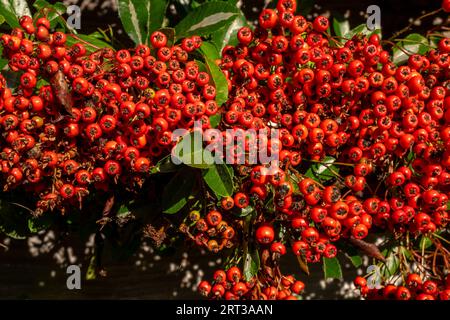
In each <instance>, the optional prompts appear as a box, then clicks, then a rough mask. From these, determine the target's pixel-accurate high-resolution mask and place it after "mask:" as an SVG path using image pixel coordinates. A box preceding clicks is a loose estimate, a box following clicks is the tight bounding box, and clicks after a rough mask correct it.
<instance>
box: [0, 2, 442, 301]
mask: <svg viewBox="0 0 450 320" xmlns="http://www.w3.org/2000/svg"><path fill="white" fill-rule="evenodd" d="M143 1H145V0H143ZM31 2H32V1H31ZM50 2H55V1H50ZM180 2H181V3H183V1H182V0H180ZM184 2H186V1H184ZM200 2H201V1H200ZM64 3H66V4H77V5H79V6H80V7H81V9H82V16H81V27H82V30H81V32H82V33H90V32H93V31H96V30H97V28H102V29H106V28H107V27H108V25H110V26H112V28H113V30H114V32H115V34H116V36H117V37H118V40H119V41H120V42H122V43H123V44H125V45H131V41H130V39H129V38H128V37H127V35H126V34H125V33H124V32H123V30H122V29H121V27H120V21H119V18H118V15H117V9H116V8H117V4H116V3H115V1H108V0H107V1H102V0H79V1H78V0H67V1H64ZM440 3H441V1H429V0H409V1H405V0H403V1H372V0H359V1H338V0H333V1H331V0H328V1H323V0H320V1H314V4H313V2H312V1H309V0H304V1H300V7H301V8H302V7H305V8H306V7H307V6H308V7H310V9H311V10H310V11H309V12H308V14H307V16H308V18H310V19H311V18H313V17H315V16H317V15H318V14H323V15H326V16H333V15H335V14H340V15H342V16H344V17H345V18H347V19H348V20H349V21H350V25H351V26H352V27H355V26H357V25H359V24H361V23H364V22H365V18H364V16H365V11H366V8H367V7H368V6H369V5H372V4H377V5H379V6H380V8H381V19H382V22H381V24H382V30H383V36H384V38H389V37H390V36H391V35H392V34H393V33H395V32H396V31H398V30H400V29H402V28H403V27H405V26H407V25H408V24H409V23H410V22H412V21H413V19H412V18H413V17H418V16H421V15H422V14H424V13H425V12H429V11H433V10H435V9H438V8H439V7H440ZM239 5H240V6H241V8H242V10H243V12H244V14H245V15H246V17H247V19H249V20H251V21H254V20H256V19H257V17H258V12H259V11H260V10H261V8H262V7H263V6H265V5H267V3H266V2H265V1H262V0H260V1H250V0H243V1H240V3H239ZM170 12H171V20H173V21H176V20H178V19H181V18H182V10H180V7H179V6H178V7H175V6H171V8H170ZM446 19H448V16H447V15H445V13H442V14H440V15H438V16H435V17H431V18H427V19H425V20H424V21H422V22H421V23H417V24H415V25H414V26H413V27H412V30H411V31H410V32H418V33H425V32H426V31H428V30H430V29H432V28H433V26H434V25H436V24H439V23H442V22H443V21H445V20H446ZM447 23H448V20H447ZM147 209H148V208H147ZM143 210H144V209H143ZM0 244H3V245H2V246H0V298H3V299H5V298H7V299H11V298H25V299H29V298H31V299H62V298H66V299H72V298H74V299H86V298H87V299H94V298H97V299H105V298H106V299H111V298H114V299H118V298H125V299H131V298H138V299H162V298H163V299H176V298H187V299H198V298H199V296H198V294H196V293H194V292H193V288H194V287H195V285H196V284H197V283H198V281H199V279H200V278H201V277H202V276H203V275H206V276H207V277H210V276H211V274H212V272H213V270H214V269H215V268H217V266H218V265H220V263H221V260H220V256H213V255H211V254H209V253H202V252H199V251H198V249H195V248H193V249H192V250H190V249H189V248H187V249H186V250H185V252H183V251H184V250H178V251H170V250H169V251H167V252H164V253H162V254H161V253H156V252H153V250H152V249H151V246H149V245H148V244H147V243H145V242H144V243H143V244H142V246H141V247H140V249H139V250H138V251H137V253H135V254H133V255H132V256H131V257H129V256H126V255H125V257H122V258H121V259H120V258H118V257H115V256H113V254H112V253H110V254H106V256H105V257H104V260H103V261H102V262H103V265H104V266H105V270H104V272H103V273H104V275H105V277H101V276H100V277H97V279H94V280H89V281H88V280H85V276H86V275H87V274H89V264H90V260H89V259H90V258H89V257H90V256H91V255H92V250H94V249H93V247H94V237H93V236H91V237H90V238H89V241H87V242H85V241H83V240H81V239H80V238H76V237H75V236H74V235H70V236H69V235H68V234H59V233H57V232H53V231H52V230H50V231H47V232H43V233H40V234H38V235H36V236H34V237H32V238H28V239H24V240H13V239H9V238H2V237H1V236H0ZM110 251H111V250H110ZM105 252H108V248H106V249H105ZM286 260H287V261H286ZM286 260H285V261H286V263H285V264H283V266H284V267H283V271H284V273H293V274H295V275H296V276H297V277H298V278H299V279H301V280H303V281H304V282H305V283H306V297H307V298H316V299H317V298H339V297H349V298H351V297H354V292H353V289H352V286H351V285H350V284H349V282H348V281H351V280H352V278H353V277H354V276H355V275H356V274H357V270H355V269H354V268H353V267H350V264H349V263H344V266H345V268H344V278H345V279H346V280H347V282H344V283H340V282H339V281H337V280H334V281H329V282H327V283H326V282H325V281H324V280H322V279H323V274H322V271H321V267H320V265H315V266H312V267H311V276H310V277H307V276H305V275H303V274H301V272H300V271H299V270H300V269H299V267H298V265H297V262H296V261H295V259H294V258H293V257H287V258H286ZM341 261H346V260H345V258H343V259H341ZM366 263H367V261H366ZM69 264H78V265H80V266H81V268H82V274H83V281H82V290H72V291H70V290H68V289H67V288H66V277H67V275H66V273H65V268H66V267H67V265H69Z"/></svg>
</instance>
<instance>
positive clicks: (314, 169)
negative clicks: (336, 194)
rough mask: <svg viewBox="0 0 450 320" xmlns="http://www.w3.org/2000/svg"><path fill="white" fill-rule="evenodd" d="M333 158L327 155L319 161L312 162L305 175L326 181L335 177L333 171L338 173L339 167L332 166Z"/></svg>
mask: <svg viewBox="0 0 450 320" xmlns="http://www.w3.org/2000/svg"><path fill="white" fill-rule="evenodd" d="M335 161H336V159H335V158H333V157H330V156H327V157H325V158H324V159H323V160H322V161H321V162H320V163H314V164H312V165H311V166H310V167H309V169H308V170H307V171H306V173H305V176H307V177H309V178H311V179H314V180H316V181H319V182H320V181H328V180H330V179H332V178H333V177H335V174H334V173H333V172H336V173H339V168H338V167H336V166H334V165H333V163H334V162H335Z"/></svg>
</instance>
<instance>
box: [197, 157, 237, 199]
mask: <svg viewBox="0 0 450 320" xmlns="http://www.w3.org/2000/svg"><path fill="white" fill-rule="evenodd" d="M203 179H204V180H205V182H206V184H207V185H208V187H210V188H211V190H212V191H213V192H214V194H215V195H216V196H217V198H219V199H220V197H227V196H231V195H232V194H233V177H232V176H231V174H230V170H229V169H228V168H227V165H226V164H215V165H213V166H211V167H210V168H209V169H206V170H203Z"/></svg>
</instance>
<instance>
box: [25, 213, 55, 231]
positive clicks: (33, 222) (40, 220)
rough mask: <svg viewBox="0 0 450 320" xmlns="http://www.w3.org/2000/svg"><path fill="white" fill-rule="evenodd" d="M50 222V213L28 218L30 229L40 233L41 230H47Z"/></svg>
mask: <svg viewBox="0 0 450 320" xmlns="http://www.w3.org/2000/svg"><path fill="white" fill-rule="evenodd" d="M50 224H51V220H50V216H48V215H43V216H40V217H31V218H28V229H29V230H30V232H32V233H38V232H39V231H41V230H45V229H47V228H48V227H49V226H50Z"/></svg>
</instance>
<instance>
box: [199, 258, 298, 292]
mask: <svg viewBox="0 0 450 320" xmlns="http://www.w3.org/2000/svg"><path fill="white" fill-rule="evenodd" d="M277 279H278V280H279V281H276V280H277ZM267 280H268V281H267V284H266V285H265V286H264V288H263V289H262V290H261V288H260V287H259V285H260V284H259V283H258V285H255V284H256V281H255V280H254V279H251V280H249V281H244V280H243V277H242V272H241V270H240V269H239V267H237V266H232V267H230V268H229V269H228V270H227V271H226V272H225V271H223V270H217V271H215V272H214V276H213V282H212V283H209V282H208V281H206V280H204V281H202V282H200V284H199V285H198V291H199V292H200V294H202V295H203V296H205V297H209V298H211V299H226V300H238V299H242V300H244V299H258V300H297V298H296V296H295V295H299V294H301V293H302V292H303V289H304V288H305V285H304V283H303V282H301V281H299V280H295V278H294V277H293V276H292V275H289V276H283V275H280V277H279V278H277V277H272V278H268V279H267ZM294 294H295V295H294Z"/></svg>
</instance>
